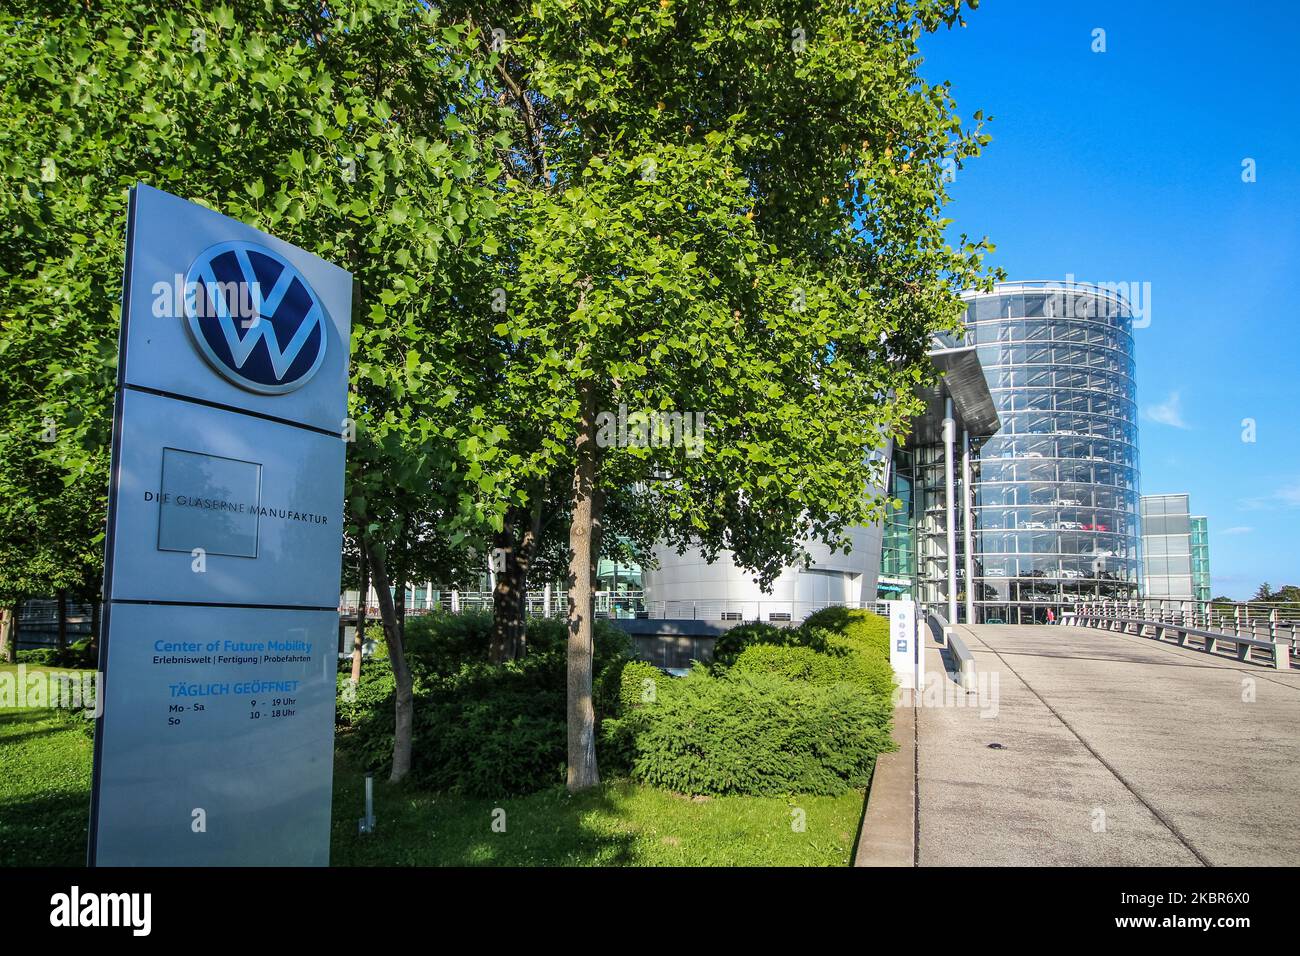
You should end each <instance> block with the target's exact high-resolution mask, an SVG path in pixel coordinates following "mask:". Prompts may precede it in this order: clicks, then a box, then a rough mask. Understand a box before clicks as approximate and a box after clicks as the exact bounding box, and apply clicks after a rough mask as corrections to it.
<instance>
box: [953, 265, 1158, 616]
mask: <svg viewBox="0 0 1300 956" xmlns="http://www.w3.org/2000/svg"><path fill="white" fill-rule="evenodd" d="M967 302H968V305H967V312H966V344H967V345H974V346H975V347H976V351H977V354H978V356H979V361H980V365H981V366H982V367H983V369H984V373H985V376H986V378H987V381H988V386H989V390H990V392H991V393H992V395H993V401H994V404H995V405H996V407H997V411H998V416H999V418H1000V419H1001V428H1000V429H999V431H998V432H997V433H996V434H995V435H993V436H992V437H991V438H989V439H988V440H987V441H986V442H984V444H983V446H982V447H981V448H980V449H979V451H978V456H977V459H976V461H975V462H974V469H973V475H972V482H971V483H972V488H971V491H972V493H973V495H974V512H973V515H974V517H973V523H974V527H973V528H972V532H973V542H974V543H973V551H974V554H973V565H974V573H973V582H974V598H975V600H974V604H975V621H976V622H1006V623H1030V622H1034V621H1042V620H1045V618H1046V615H1047V609H1048V608H1054V609H1055V611H1056V612H1057V613H1058V614H1059V613H1060V611H1061V609H1062V608H1068V607H1069V606H1071V605H1073V604H1076V603H1078V602H1080V601H1083V600H1087V599H1089V598H1092V597H1106V598H1132V597H1137V595H1138V590H1139V581H1140V576H1141V567H1142V566H1141V560H1140V538H1139V525H1138V497H1139V491H1138V488H1139V482H1138V475H1139V466H1138V442H1137V406H1136V386H1135V364H1134V357H1133V355H1134V350H1133V317H1132V313H1131V311H1130V309H1129V306H1128V303H1127V302H1125V300H1124V299H1123V298H1122V297H1121V296H1119V295H1117V294H1115V293H1113V292H1110V291H1108V290H1106V289H1104V288H1101V287H1097V286H1090V285H1083V284H1079V283H1073V282H1018V283H1003V284H1000V285H998V286H997V287H996V288H995V289H994V291H993V292H991V293H980V294H972V295H968V296H967Z"/></svg>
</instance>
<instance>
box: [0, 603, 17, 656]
mask: <svg viewBox="0 0 1300 956" xmlns="http://www.w3.org/2000/svg"><path fill="white" fill-rule="evenodd" d="M16 616H17V614H16V612H15V611H14V609H13V608H9V607H0V661H3V662H4V663H6V664H12V663H13V662H14V661H15V660H16V659H17V657H18V649H17V647H15V646H14V645H15V644H17V643H18V642H17V640H16V637H17V635H16V634H14V626H13V625H14V619H15V618H16Z"/></svg>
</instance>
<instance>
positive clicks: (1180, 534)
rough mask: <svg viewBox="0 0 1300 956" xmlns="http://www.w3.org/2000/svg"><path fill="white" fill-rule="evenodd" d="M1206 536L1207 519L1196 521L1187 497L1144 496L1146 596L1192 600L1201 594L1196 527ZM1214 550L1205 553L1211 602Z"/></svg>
mask: <svg viewBox="0 0 1300 956" xmlns="http://www.w3.org/2000/svg"><path fill="white" fill-rule="evenodd" d="M1198 522H1199V523H1200V526H1201V531H1202V534H1204V533H1205V524H1206V522H1205V519H1204V518H1193V517H1192V516H1191V507H1190V503H1189V499H1188V496H1187V495H1144V496H1143V497H1142V555H1143V573H1142V576H1143V582H1142V594H1143V596H1144V597H1149V598H1163V599H1169V600H1174V601H1190V600H1192V599H1193V598H1195V597H1196V596H1197V595H1196V592H1197V580H1196V578H1197V574H1196V557H1195V553H1196V527H1195V526H1196V524H1197V523H1198ZM1209 552H1210V548H1209V542H1208V540H1206V541H1205V543H1204V546H1203V552H1202V556H1201V557H1202V563H1203V564H1204V575H1203V577H1204V580H1203V582H1202V584H1203V587H1204V589H1205V591H1206V592H1207V593H1206V598H1205V599H1206V600H1208V599H1209V594H1208V592H1209V589H1210V581H1209V564H1210V553H1209Z"/></svg>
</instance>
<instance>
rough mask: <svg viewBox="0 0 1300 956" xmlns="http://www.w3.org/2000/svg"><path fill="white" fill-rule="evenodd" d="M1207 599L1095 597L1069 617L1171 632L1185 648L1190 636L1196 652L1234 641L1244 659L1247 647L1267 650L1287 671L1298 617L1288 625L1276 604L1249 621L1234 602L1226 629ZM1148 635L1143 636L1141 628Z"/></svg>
mask: <svg viewBox="0 0 1300 956" xmlns="http://www.w3.org/2000/svg"><path fill="white" fill-rule="evenodd" d="M1213 606H1214V604H1213V602H1210V601H1203V602H1198V601H1165V600H1162V599H1158V598H1141V599H1137V600H1132V601H1095V602H1087V603H1083V604H1080V605H1078V606H1077V607H1076V608H1074V609H1073V612H1072V614H1073V617H1074V620H1075V621H1076V622H1077V624H1078V625H1079V626H1082V627H1099V628H1104V629H1106V630H1113V631H1123V632H1124V633H1130V628H1135V629H1136V630H1135V633H1137V634H1138V635H1139V636H1150V637H1153V638H1155V639H1156V640H1164V639H1165V637H1166V636H1167V635H1169V634H1171V633H1172V634H1173V635H1174V637H1175V639H1176V640H1177V642H1178V644H1179V645H1180V646H1183V647H1187V646H1190V645H1189V644H1188V641H1189V639H1190V638H1193V637H1195V638H1197V639H1199V640H1200V642H1201V648H1200V649H1201V650H1204V651H1207V652H1209V653H1214V652H1215V651H1216V649H1217V647H1218V644H1219V642H1220V641H1224V642H1227V643H1229V644H1232V645H1234V647H1235V648H1236V651H1237V659H1238V660H1241V661H1250V660H1251V653H1252V651H1253V649H1255V648H1260V649H1264V650H1268V651H1270V652H1271V655H1272V664H1273V667H1274V668H1275V669H1277V670H1287V669H1289V668H1290V666H1291V658H1292V657H1293V656H1294V655H1295V651H1296V640H1297V630H1298V627H1297V625H1300V621H1291V622H1289V624H1288V623H1287V622H1285V621H1282V620H1280V619H1279V616H1278V613H1277V610H1278V609H1277V608H1273V610H1272V612H1271V613H1270V614H1269V615H1268V616H1267V618H1265V619H1263V620H1260V619H1259V618H1258V617H1257V618H1256V620H1254V621H1251V620H1250V617H1249V611H1247V612H1246V614H1245V615H1243V614H1241V613H1240V606H1237V611H1236V613H1234V615H1233V618H1232V629H1231V630H1228V629H1227V628H1228V621H1227V618H1226V617H1225V616H1223V615H1216V614H1215V613H1214V611H1213ZM1148 629H1150V630H1151V631H1152V633H1151V634H1150V635H1147V633H1146V632H1147V630H1148Z"/></svg>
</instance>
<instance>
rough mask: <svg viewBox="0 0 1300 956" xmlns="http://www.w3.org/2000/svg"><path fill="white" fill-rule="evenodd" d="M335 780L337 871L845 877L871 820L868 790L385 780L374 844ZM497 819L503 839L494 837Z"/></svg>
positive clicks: (340, 776)
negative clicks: (518, 790)
mask: <svg viewBox="0 0 1300 956" xmlns="http://www.w3.org/2000/svg"><path fill="white" fill-rule="evenodd" d="M334 774H335V780H334V834H333V839H332V843H331V846H332V857H333V862H334V864H335V865H336V866H357V865H363V866H364V865H376V866H378V865H385V864H387V865H399V866H402V865H412V866H431V865H464V866H473V865H480V864H492V865H503V866H847V865H848V862H849V853H850V851H851V850H852V848H853V841H854V838H855V835H856V834H857V830H858V823H859V821H860V820H861V817H862V802H863V794H862V792H861V791H851V792H850V793H847V794H845V795H843V796H840V797H809V796H801V797H789V798H786V797H710V798H703V797H700V798H695V799H692V798H690V797H683V796H679V795H678V794H674V793H667V792H665V791H662V790H656V789H654V788H652V787H646V786H643V785H641V784H636V783H630V782H628V781H613V782H609V783H606V784H605V785H604V786H602V787H599V788H597V789H596V790H593V791H591V792H588V793H584V794H581V795H579V796H576V797H570V796H569V795H568V794H567V793H566V792H565V791H564V789H563V788H562V787H561V788H556V789H555V790H549V791H544V792H542V793H537V794H533V795H532V796H528V797H515V798H510V799H506V800H500V801H493V800H475V799H470V798H466V797H455V796H446V795H442V794H433V793H423V792H419V791H411V790H407V789H406V788H404V787H390V786H389V785H388V784H387V783H386V782H380V781H379V780H376V781H375V818H376V827H375V833H373V834H370V835H366V836H362V835H359V834H358V833H357V820H358V819H359V818H360V817H361V814H362V810H363V808H364V806H365V797H364V794H365V790H364V783H363V781H362V778H361V775H360V774H359V773H358V772H356V771H355V770H352V769H350V768H349V767H348V765H347V763H346V761H345V759H344V758H343V757H341V756H340V757H336V758H335V762H334ZM498 808H499V809H500V810H503V811H505V818H504V821H505V832H496V831H494V830H493V827H492V824H493V818H494V811H496V810H497V809H498ZM796 810H802V811H803V814H802V817H803V823H804V830H803V832H796V831H795V829H794V828H793V826H792V823H793V822H795V820H796V819H797V817H798V816H799V815H797V814H796V813H795V812H794V811H796ZM496 816H497V817H498V818H499V817H500V814H496Z"/></svg>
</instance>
